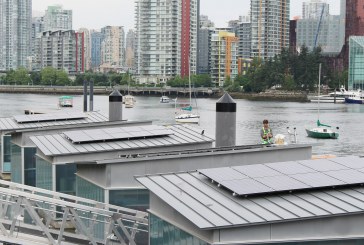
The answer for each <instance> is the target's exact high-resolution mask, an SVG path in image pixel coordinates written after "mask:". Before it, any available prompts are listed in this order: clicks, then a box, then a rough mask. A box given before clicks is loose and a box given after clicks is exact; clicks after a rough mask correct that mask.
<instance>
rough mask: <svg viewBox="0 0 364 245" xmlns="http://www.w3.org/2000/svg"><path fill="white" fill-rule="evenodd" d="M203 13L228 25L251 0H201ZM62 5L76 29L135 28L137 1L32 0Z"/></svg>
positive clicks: (335, 2)
mask: <svg viewBox="0 0 364 245" xmlns="http://www.w3.org/2000/svg"><path fill="white" fill-rule="evenodd" d="M200 1H201V9H200V11H201V14H202V15H207V16H208V17H209V19H210V20H212V21H213V22H214V23H215V26H216V27H226V26H227V22H228V21H229V20H234V19H238V18H239V16H240V15H247V14H248V12H249V9H250V0H200ZM304 1H306V2H307V1H308V0H291V13H290V15H291V18H292V17H293V16H298V15H302V2H304ZM339 2H340V1H339V0H327V3H329V4H330V13H331V14H339V11H340V5H339ZM54 4H60V5H62V6H63V8H64V9H71V10H73V29H76V30H77V29H79V28H81V27H85V28H88V29H100V28H101V27H104V26H107V25H112V26H124V28H125V30H128V29H130V28H134V7H135V4H134V0H103V1H99V0H92V1H87V0H33V10H35V11H43V12H44V11H45V9H46V8H47V6H49V5H54Z"/></svg>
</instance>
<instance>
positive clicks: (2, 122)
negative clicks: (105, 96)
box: [0, 112, 109, 131]
mask: <svg viewBox="0 0 364 245" xmlns="http://www.w3.org/2000/svg"><path fill="white" fill-rule="evenodd" d="M44 115H47V116H46V117H47V118H48V119H49V120H50V121H43V122H41V121H39V120H36V119H39V118H40V115H37V114H34V115H27V116H26V117H27V120H28V121H29V120H30V121H31V122H27V123H19V122H18V121H17V120H16V118H17V117H20V116H17V117H8V118H0V131H11V130H19V129H30V128H42V127H52V126H64V125H76V124H82V123H95V122H105V121H108V120H109V118H108V117H107V116H105V115H103V114H101V113H99V112H85V113H83V112H82V113H79V117H80V118H79V119H77V118H75V117H76V115H75V113H74V112H73V113H71V114H70V113H67V112H59V113H49V114H44ZM21 116H22V115H21ZM70 116H72V117H73V118H71V119H67V118H69V117H70ZM43 117H44V116H43ZM62 117H63V119H64V120H60V119H59V118H62ZM52 118H53V119H52ZM51 119H52V120H51ZM38 121H39V122H38Z"/></svg>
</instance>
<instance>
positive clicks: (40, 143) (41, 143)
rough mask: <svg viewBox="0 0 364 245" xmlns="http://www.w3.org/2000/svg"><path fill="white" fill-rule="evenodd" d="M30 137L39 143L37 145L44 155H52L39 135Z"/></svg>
mask: <svg viewBox="0 0 364 245" xmlns="http://www.w3.org/2000/svg"><path fill="white" fill-rule="evenodd" d="M30 139H31V140H32V141H33V142H34V144H36V145H37V147H38V148H39V149H40V150H41V151H42V152H43V154H44V155H51V154H52V152H51V151H50V150H48V148H47V147H46V146H45V145H44V144H43V142H42V141H40V140H39V139H38V138H37V137H34V136H33V137H30Z"/></svg>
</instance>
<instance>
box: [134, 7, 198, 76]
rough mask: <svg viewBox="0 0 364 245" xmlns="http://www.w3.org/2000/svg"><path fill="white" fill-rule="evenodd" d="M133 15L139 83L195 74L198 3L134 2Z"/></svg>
mask: <svg viewBox="0 0 364 245" xmlns="http://www.w3.org/2000/svg"><path fill="white" fill-rule="evenodd" d="M135 16H136V21H135V23H136V24H135V29H136V45H137V46H136V52H135V59H136V73H137V74H138V78H139V82H140V83H145V82H151V83H165V82H166V81H167V80H168V79H169V78H171V77H175V76H176V75H181V76H188V74H189V71H191V73H192V74H194V73H196V63H197V36H198V26H199V0H137V1H136V15H135Z"/></svg>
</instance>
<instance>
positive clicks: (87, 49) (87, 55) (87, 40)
mask: <svg viewBox="0 0 364 245" xmlns="http://www.w3.org/2000/svg"><path fill="white" fill-rule="evenodd" d="M78 33H80V34H81V33H83V37H84V45H83V47H84V51H83V53H84V61H83V62H84V66H85V70H86V71H88V70H90V69H91V35H90V31H89V30H88V29H86V28H80V29H79V30H78Z"/></svg>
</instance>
